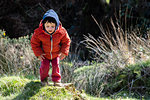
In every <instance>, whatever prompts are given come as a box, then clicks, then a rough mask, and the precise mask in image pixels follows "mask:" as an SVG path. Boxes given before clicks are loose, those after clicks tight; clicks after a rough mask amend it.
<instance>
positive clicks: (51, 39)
mask: <svg viewBox="0 0 150 100" xmlns="http://www.w3.org/2000/svg"><path fill="white" fill-rule="evenodd" d="M50 41H51V50H50V55H51V60H52V50H53V38H52V35H50Z"/></svg>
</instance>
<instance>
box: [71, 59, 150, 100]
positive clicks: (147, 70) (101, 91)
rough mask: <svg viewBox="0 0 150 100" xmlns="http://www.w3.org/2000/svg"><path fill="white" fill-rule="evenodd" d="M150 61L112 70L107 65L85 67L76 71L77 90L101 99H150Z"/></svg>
mask: <svg viewBox="0 0 150 100" xmlns="http://www.w3.org/2000/svg"><path fill="white" fill-rule="evenodd" d="M149 74H150V61H149V60H148V61H145V62H141V63H137V64H135V65H129V66H126V67H125V68H122V69H118V70H112V69H110V66H107V64H99V65H93V66H84V67H83V68H82V67H81V68H79V69H76V70H75V73H74V79H75V80H74V82H75V85H76V87H77V89H84V90H85V92H87V93H89V94H91V95H94V96H97V97H99V96H101V97H107V96H109V97H111V98H116V99H117V98H130V97H132V98H135V99H140V98H141V97H142V98H145V99H148V98H149V92H150V89H149V88H150V85H149V84H150V83H149V82H150V81H149V77H150V76H149Z"/></svg>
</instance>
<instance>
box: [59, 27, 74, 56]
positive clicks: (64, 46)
mask: <svg viewBox="0 0 150 100" xmlns="http://www.w3.org/2000/svg"><path fill="white" fill-rule="evenodd" d="M64 34H65V35H64V36H63V38H62V40H61V50H60V52H61V53H63V54H65V55H67V56H68V53H69V48H70V43H71V39H70V37H69V35H68V33H67V31H66V30H65V33H64Z"/></svg>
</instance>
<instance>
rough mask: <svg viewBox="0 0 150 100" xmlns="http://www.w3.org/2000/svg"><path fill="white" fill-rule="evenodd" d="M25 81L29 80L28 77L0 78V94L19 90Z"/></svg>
mask: <svg viewBox="0 0 150 100" xmlns="http://www.w3.org/2000/svg"><path fill="white" fill-rule="evenodd" d="M27 82H29V80H28V79H21V78H20V77H16V76H12V77H3V78H0V94H1V95H2V96H7V95H10V94H12V93H16V92H20V91H21V90H22V89H23V87H24V86H25V84H26V83H27Z"/></svg>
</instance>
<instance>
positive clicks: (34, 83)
mask: <svg viewBox="0 0 150 100" xmlns="http://www.w3.org/2000/svg"><path fill="white" fill-rule="evenodd" d="M29 78H30V77H29ZM62 98H63V99H62ZM81 98H82V99H83V100H114V99H111V98H109V97H107V98H98V97H93V96H90V95H88V94H85V93H84V92H83V91H82V92H81V91H78V90H76V89H75V88H74V87H69V88H67V89H65V88H58V87H54V86H44V87H43V86H41V84H40V81H39V80H36V79H34V80H30V79H27V78H24V77H23V76H21V77H19V76H9V77H6V76H5V77H1V78H0V100H81ZM120 99H121V100H137V99H134V98H128V97H121V96H118V97H117V99H116V100H120Z"/></svg>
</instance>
